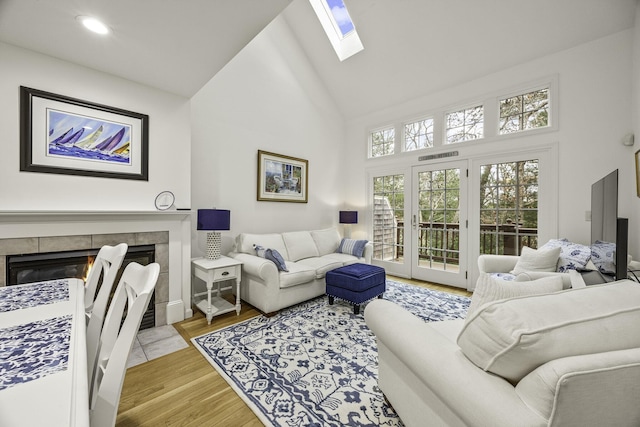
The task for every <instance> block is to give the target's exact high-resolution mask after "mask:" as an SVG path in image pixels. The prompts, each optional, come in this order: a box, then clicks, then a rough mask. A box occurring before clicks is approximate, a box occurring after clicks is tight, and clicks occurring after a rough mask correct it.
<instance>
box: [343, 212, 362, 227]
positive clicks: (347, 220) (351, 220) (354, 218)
mask: <svg viewBox="0 0 640 427" xmlns="http://www.w3.org/2000/svg"><path fill="white" fill-rule="evenodd" d="M357 223H358V211H340V224H357Z"/></svg>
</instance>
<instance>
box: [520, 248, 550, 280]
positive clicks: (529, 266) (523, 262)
mask: <svg viewBox="0 0 640 427" xmlns="http://www.w3.org/2000/svg"><path fill="white" fill-rule="evenodd" d="M560 251H561V248H560V247H555V248H551V249H544V250H543V249H538V250H535V249H531V248H530V247H527V246H524V247H523V248H522V253H521V254H520V258H519V259H518V262H517V263H516V266H515V267H513V270H511V271H510V273H511V274H515V275H516V276H517V275H518V274H520V273H524V272H525V271H548V272H552V271H556V268H557V265H558V257H560Z"/></svg>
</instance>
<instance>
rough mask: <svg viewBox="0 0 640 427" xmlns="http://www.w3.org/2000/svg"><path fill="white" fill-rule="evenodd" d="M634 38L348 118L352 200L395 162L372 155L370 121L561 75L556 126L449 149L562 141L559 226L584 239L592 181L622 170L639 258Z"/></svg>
mask: <svg viewBox="0 0 640 427" xmlns="http://www.w3.org/2000/svg"><path fill="white" fill-rule="evenodd" d="M632 42H633V31H631V30H629V31H624V32H621V33H618V34H614V35H612V36H609V37H606V38H603V39H599V40H596V41H594V42H591V43H588V44H584V45H581V46H578V47H576V48H573V49H570V50H566V51H563V52H559V53H557V54H554V55H550V56H546V57H542V58H539V59H537V60H535V61H531V62H528V63H525V64H522V65H520V66H517V67H514V68H511V69H507V70H503V71H501V72H498V73H494V74H491V75H488V76H486V77H484V78H481V79H478V80H475V81H471V82H468V83H465V84H461V85H459V86H457V87H454V88H451V89H448V90H445V91H442V92H439V93H435V94H432V95H429V96H423V97H419V98H417V99H414V100H411V101H408V102H406V103H404V104H401V105H396V106H390V107H389V108H387V109H385V110H383V111H379V112H376V113H374V114H370V115H367V116H364V117H360V118H357V119H354V120H351V121H349V122H348V123H347V142H348V145H347V146H348V152H347V153H346V157H348V158H350V159H351V163H350V168H349V173H348V175H347V176H346V179H345V183H347V188H346V198H347V200H349V201H350V202H351V203H353V204H355V205H359V206H363V207H364V206H365V205H366V203H367V194H366V192H367V185H366V172H365V171H366V170H367V168H375V167H379V166H382V165H385V164H389V161H388V160H380V159H374V160H366V152H367V131H368V129H370V128H371V127H376V126H381V125H386V124H389V123H394V122H398V121H401V120H403V119H411V118H413V117H415V116H417V115H420V114H423V113H429V112H431V111H434V110H441V109H443V108H446V107H449V106H456V104H457V105H460V104H465V103H466V102H472V101H477V100H483V99H484V98H485V96H487V95H490V94H494V93H496V92H503V91H507V92H508V91H509V90H511V89H512V88H517V87H519V86H522V85H526V84H528V83H529V82H533V81H536V80H538V79H541V78H545V77H546V76H554V75H555V76H557V77H558V88H559V90H558V92H559V102H558V104H557V105H558V106H559V127H558V129H557V130H556V131H553V132H546V133H539V134H537V135H531V136H524V137H516V138H513V139H512V140H510V141H508V142H507V143H505V142H504V141H502V142H485V143H481V142H478V143H477V144H484V145H482V146H476V147H474V148H471V149H469V148H465V147H463V146H460V147H458V146H455V147H453V146H449V147H447V148H448V149H449V150H460V152H461V156H464V155H465V154H467V155H468V153H470V152H472V151H478V150H481V151H484V152H485V153H486V152H491V151H496V152H499V151H500V150H501V149H504V148H505V144H507V145H508V146H509V147H518V148H519V149H526V148H530V147H531V146H535V145H544V144H557V147H558V153H559V154H558V164H559V169H560V173H559V174H558V175H559V176H558V179H557V186H558V194H559V200H558V230H557V233H558V236H560V237H567V238H569V239H571V240H574V241H576V242H582V243H588V242H589V240H590V223H589V222H587V221H586V220H585V212H586V211H588V210H589V209H590V188H591V184H592V183H593V182H594V181H596V180H598V179H600V178H602V177H603V176H604V175H606V174H607V173H609V172H611V171H612V170H614V169H616V168H617V169H619V170H620V189H619V193H620V212H619V215H620V216H627V217H631V218H632V220H631V227H632V230H633V231H632V236H635V237H632V240H633V241H632V243H631V244H630V247H631V252H632V253H633V254H634V256H635V258H640V248H639V246H638V244H639V243H638V238H637V236H638V224H637V222H638V216H637V213H636V212H637V211H638V199H637V198H636V197H635V191H636V190H635V180H634V174H635V170H634V163H633V152H634V151H635V150H636V149H637V145H638V144H636V147H631V148H630V147H624V146H623V145H622V144H621V143H620V140H621V138H622V137H623V136H624V135H625V134H626V133H628V132H630V131H631V130H632V128H633V125H632V120H631V115H630V113H629V112H630V111H631V105H632V91H631V81H632ZM636 57H638V55H636ZM638 60H640V57H639V58H638ZM636 74H637V73H636ZM636 78H637V77H636ZM372 90H374V89H372ZM636 95H638V94H637V93H636ZM636 117H637V115H636ZM634 124H635V128H636V132H637V131H638V128H639V127H640V122H639V121H638V119H637V118H635V119H634ZM478 147H480V148H478ZM442 151H447V150H442ZM421 154H424V153H420V154H416V155H415V156H413V155H412V156H409V157H406V156H405V157H404V162H405V163H406V162H408V163H411V164H418V162H417V157H418V156H419V155H421ZM541 215H555V212H541ZM634 217H635V218H634ZM367 225H368V224H364V223H363V224H359V228H360V230H361V232H365V231H366V230H367V228H366V227H367Z"/></svg>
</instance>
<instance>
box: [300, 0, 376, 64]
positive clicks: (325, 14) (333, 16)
mask: <svg viewBox="0 0 640 427" xmlns="http://www.w3.org/2000/svg"><path fill="white" fill-rule="evenodd" d="M309 3H311V6H312V7H313V11H314V12H315V13H316V16H317V17H318V20H319V21H320V24H321V25H322V29H323V30H324V32H325V33H326V34H327V37H328V38H329V42H330V43H331V46H333V50H335V52H336V55H338V59H339V60H340V61H344V60H345V59H347V58H349V57H350V56H352V55H355V54H356V53H358V52H360V51H361V50H363V49H364V46H363V45H362V41H361V40H360V37H359V36H358V32H357V31H356V28H355V26H354V24H353V21H352V19H351V17H350V16H349V12H348V11H347V7H346V6H345V5H344V3H343V1H342V0H309Z"/></svg>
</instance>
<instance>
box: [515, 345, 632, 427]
mask: <svg viewBox="0 0 640 427" xmlns="http://www.w3.org/2000/svg"><path fill="white" fill-rule="evenodd" d="M639 383H640V348H632V349H628V350H618V351H608V352H605V353H595V354H586V355H581V356H571V357H563V358H560V359H555V360H552V361H550V362H547V363H545V364H544V365H542V366H540V367H538V368H537V369H535V370H534V371H533V372H531V373H529V374H528V375H527V376H526V377H524V378H523V379H522V381H520V382H519V383H518V385H517V386H516V389H515V390H516V393H517V394H518V396H519V397H520V399H522V401H523V402H524V403H525V404H526V405H527V406H528V407H529V408H531V409H532V410H533V411H534V412H536V413H537V414H538V415H540V416H541V417H542V418H544V419H545V420H547V421H549V425H556V423H557V424H558V425H567V424H571V425H585V426H586V425H601V426H603V425H611V426H619V425H628V423H629V420H630V419H634V417H631V414H635V423H633V424H632V425H640V408H639V407H638V403H637V394H638V384H639ZM594 403H596V404H595V405H594ZM603 407H604V408H607V410H606V411H602V408H603ZM603 412H604V413H603ZM552 417H553V419H551V418H552ZM616 417H618V418H616ZM568 420H571V423H569V422H568Z"/></svg>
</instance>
